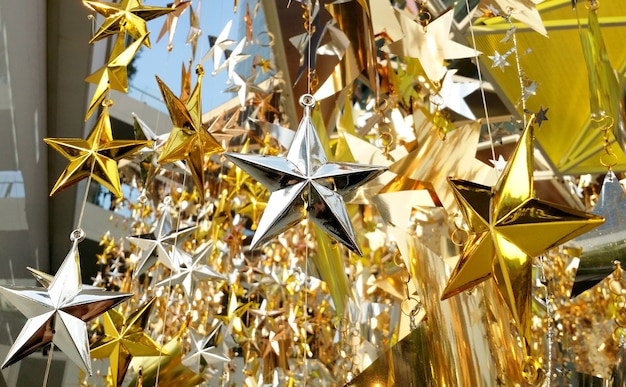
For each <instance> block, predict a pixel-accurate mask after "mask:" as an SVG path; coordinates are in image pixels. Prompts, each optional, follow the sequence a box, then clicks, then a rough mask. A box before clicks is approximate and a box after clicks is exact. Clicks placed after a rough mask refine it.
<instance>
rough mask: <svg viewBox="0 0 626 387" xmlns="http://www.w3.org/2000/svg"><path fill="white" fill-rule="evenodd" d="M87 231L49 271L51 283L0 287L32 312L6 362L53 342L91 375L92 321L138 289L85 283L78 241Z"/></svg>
mask: <svg viewBox="0 0 626 387" xmlns="http://www.w3.org/2000/svg"><path fill="white" fill-rule="evenodd" d="M84 237H85V233H84V232H83V231H82V230H75V231H74V232H72V234H71V239H72V247H71V249H70V251H69V253H68V254H67V256H66V257H65V260H63V263H62V264H61V267H59V270H58V271H57V273H56V274H55V275H54V277H52V278H50V277H49V276H47V275H44V276H43V279H44V281H43V283H47V284H48V286H47V287H43V288H40V287H21V286H1V287H0V294H2V296H3V297H4V298H5V299H6V300H7V301H9V302H10V303H11V304H12V305H14V306H15V307H16V308H17V309H18V310H19V311H20V312H22V314H24V315H25V316H26V318H28V321H26V324H25V325H24V327H23V328H22V331H21V332H20V334H19V335H18V337H17V338H16V339H15V342H14V343H13V345H12V346H11V348H10V349H9V353H8V354H7V357H6V359H5V361H4V363H3V364H2V368H5V367H8V366H10V365H11V364H14V363H16V362H18V361H20V360H21V359H23V358H25V357H26V356H28V355H30V354H31V353H33V352H35V351H36V350H37V349H39V348H42V347H44V346H45V345H47V344H49V343H53V344H54V345H55V346H57V347H59V348H60V349H61V350H62V351H63V353H65V355H66V356H67V357H68V358H69V359H70V360H71V361H72V362H73V363H75V364H76V365H78V366H79V367H80V368H82V369H83V370H84V371H86V372H88V373H89V374H90V375H91V361H90V359H89V338H88V337H87V324H86V322H88V321H90V320H92V319H94V318H96V317H98V316H99V315H101V314H102V313H104V312H106V311H107V310H109V309H111V308H113V307H115V306H116V305H118V304H120V303H121V302H123V301H125V300H126V299H127V298H129V297H130V296H131V295H132V294H128V293H118V292H107V291H104V290H102V289H95V288H93V287H91V286H86V285H82V282H81V273H80V256H79V252H78V243H79V242H80V241H81V240H83V239H84ZM44 274H45V273H44ZM48 280H50V282H47V281H48Z"/></svg>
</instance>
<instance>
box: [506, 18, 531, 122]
mask: <svg viewBox="0 0 626 387" xmlns="http://www.w3.org/2000/svg"><path fill="white" fill-rule="evenodd" d="M503 17H504V20H506V21H507V22H508V23H509V26H510V28H511V30H512V33H511V37H512V38H513V49H514V50H513V53H514V54H515V66H516V67H517V78H518V80H519V86H520V91H521V93H522V96H521V98H520V99H521V102H522V120H523V121H522V122H523V126H522V127H523V128H525V127H526V111H527V110H526V96H525V90H526V86H525V85H524V81H525V77H524V72H523V71H522V66H521V64H520V60H519V58H520V55H519V50H518V47H517V34H516V33H515V25H514V24H513V22H512V21H511V14H510V13H508V14H507V15H505V16H503Z"/></svg>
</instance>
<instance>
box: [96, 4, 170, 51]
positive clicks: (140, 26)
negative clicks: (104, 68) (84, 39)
mask: <svg viewBox="0 0 626 387" xmlns="http://www.w3.org/2000/svg"><path fill="white" fill-rule="evenodd" d="M83 4H85V6H86V7H87V8H89V9H91V10H93V11H95V12H98V13H99V14H100V15H102V16H104V17H105V20H104V22H103V23H102V25H101V26H100V29H98V31H97V32H96V33H95V34H94V36H93V37H92V38H91V40H90V41H89V43H94V42H96V41H98V40H100V39H104V38H106V37H108V36H111V35H118V34H123V33H127V34H128V35H130V36H131V37H132V38H133V39H140V38H141V37H142V36H144V35H147V34H148V28H147V27H146V22H147V21H148V20H152V19H155V18H157V17H159V16H163V15H166V14H168V13H170V12H172V11H174V9H172V8H163V7H147V6H144V5H142V4H141V0H122V1H120V2H119V3H104V2H101V1H87V0H83ZM143 44H145V45H146V47H148V48H149V47H150V40H149V39H146V40H145V41H144V42H143Z"/></svg>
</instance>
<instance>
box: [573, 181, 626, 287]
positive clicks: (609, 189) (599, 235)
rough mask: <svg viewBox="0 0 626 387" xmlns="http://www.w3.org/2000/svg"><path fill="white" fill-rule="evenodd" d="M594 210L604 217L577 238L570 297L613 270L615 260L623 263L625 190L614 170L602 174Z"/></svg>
mask: <svg viewBox="0 0 626 387" xmlns="http://www.w3.org/2000/svg"><path fill="white" fill-rule="evenodd" d="M592 213H593V214H596V215H598V216H603V217H604V218H605V219H606V222H604V224H603V225H601V226H600V227H598V228H596V229H595V230H592V231H590V232H588V233H587V234H585V235H582V236H581V237H580V238H576V239H575V240H574V241H572V243H575V244H577V245H580V246H581V247H582V256H581V257H580V263H579V264H578V270H577V271H576V277H575V279H574V286H573V288H572V297H576V296H578V295H579V294H580V293H582V292H584V291H585V290H587V289H591V288H592V287H593V286H595V285H596V284H598V283H599V282H600V281H602V280H603V279H604V278H606V277H607V276H609V275H610V274H611V273H613V271H615V264H614V262H615V261H618V262H620V264H621V266H622V267H626V243H625V242H626V193H624V189H623V188H622V185H621V184H620V182H619V180H618V179H617V176H615V173H614V172H613V171H609V172H608V173H607V174H606V176H605V177H604V182H603V183H602V191H600V195H599V198H598V202H597V203H596V206H595V207H594V209H593V211H592Z"/></svg>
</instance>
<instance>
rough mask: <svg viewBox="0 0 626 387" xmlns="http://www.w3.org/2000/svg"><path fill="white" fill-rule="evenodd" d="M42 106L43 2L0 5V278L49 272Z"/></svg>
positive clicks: (6, 1)
mask: <svg viewBox="0 0 626 387" xmlns="http://www.w3.org/2000/svg"><path fill="white" fill-rule="evenodd" d="M46 102H47V99H46V2H45V1H43V0H41V1H11V0H1V1H0V135H1V137H0V262H1V264H0V278H11V275H12V274H11V267H12V271H13V275H14V276H15V277H18V278H19V277H25V276H26V275H27V274H26V273H27V271H26V266H33V267H36V266H39V267H40V268H42V269H46V270H47V269H48V257H49V255H48V209H47V208H48V180H47V175H48V173H47V169H48V162H47V150H46V146H45V144H44V143H43V141H42V140H41V138H42V137H43V136H44V135H45V133H46V119H47V115H46V113H47V107H46ZM9 262H10V263H11V265H9Z"/></svg>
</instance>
